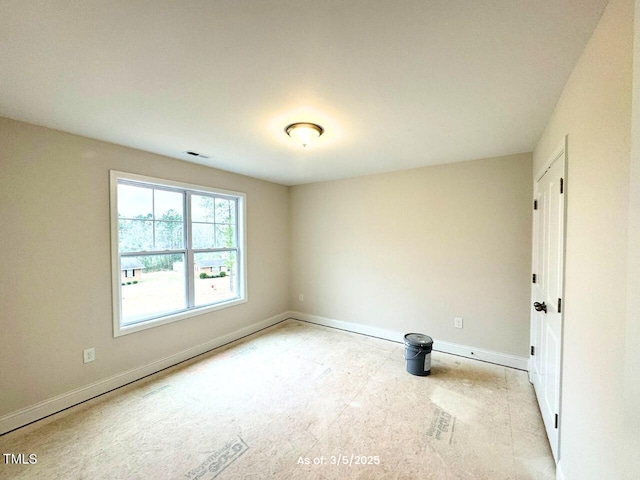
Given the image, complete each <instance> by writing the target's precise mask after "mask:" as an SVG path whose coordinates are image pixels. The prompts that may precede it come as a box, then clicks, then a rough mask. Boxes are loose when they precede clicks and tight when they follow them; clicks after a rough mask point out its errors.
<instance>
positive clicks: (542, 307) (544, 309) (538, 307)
mask: <svg viewBox="0 0 640 480" xmlns="http://www.w3.org/2000/svg"><path fill="white" fill-rule="evenodd" d="M533 308H535V309H536V311H537V312H544V313H547V306H546V305H545V304H544V302H542V303H540V302H534V303H533Z"/></svg>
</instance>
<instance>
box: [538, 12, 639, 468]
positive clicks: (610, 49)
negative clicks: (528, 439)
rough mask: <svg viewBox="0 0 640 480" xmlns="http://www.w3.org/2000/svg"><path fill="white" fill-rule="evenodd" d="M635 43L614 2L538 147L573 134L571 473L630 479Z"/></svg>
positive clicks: (568, 367) (568, 372)
mask: <svg viewBox="0 0 640 480" xmlns="http://www.w3.org/2000/svg"><path fill="white" fill-rule="evenodd" d="M632 46H633V1H632V0H612V1H611V2H610V3H609V5H608V7H607V9H606V10H605V12H604V14H603V16H602V19H601V21H600V23H599V25H598V26H597V28H596V30H595V31H594V34H593V36H592V38H591V40H590V41H589V43H588V45H587V47H586V49H585V51H584V53H583V55H582V58H581V59H580V61H579V63H578V64H577V66H576V67H575V69H574V71H573V73H572V75H571V77H570V79H569V81H568V83H567V85H566V86H565V89H564V91H563V93H562V96H561V98H560V100H559V102H558V104H557V106H556V109H555V112H554V114H553V116H552V117H551V119H550V121H549V123H548V125H547V127H546V130H545V132H544V134H543V136H542V138H541V139H540V141H539V143H538V145H537V147H536V149H535V151H534V171H537V170H538V169H539V168H540V166H541V165H543V163H544V162H545V161H546V160H547V158H548V156H549V155H550V153H551V150H552V149H553V148H554V147H555V146H556V144H557V143H559V141H560V140H561V138H562V136H563V135H565V134H568V136H569V140H568V142H569V143H568V169H569V170H568V182H567V254H566V270H565V274H566V285H565V299H564V300H565V301H564V306H565V322H564V342H563V345H564V368H563V380H562V407H561V424H562V428H561V432H560V434H561V437H560V463H561V468H562V471H563V472H564V474H565V477H566V478H567V479H581V480H588V479H603V478H612V479H613V478H623V477H622V474H621V472H620V470H619V469H620V467H621V466H622V465H623V464H624V463H625V462H624V456H623V454H622V449H621V448H620V442H619V441H620V439H621V438H622V432H623V426H622V423H623V408H622V407H623V403H622V399H623V393H624V381H623V372H624V345H625V315H626V310H625V306H626V281H627V280H626V271H627V269H626V261H627V223H628V195H629V151H630V150H629V149H630V142H629V137H630V121H631V78H632V77H631V73H632V72H631V70H632ZM636 348H637V343H636ZM636 381H637V379H636ZM636 408H637V406H636ZM636 435H637V432H636ZM636 455H637V452H636Z"/></svg>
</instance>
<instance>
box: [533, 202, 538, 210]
mask: <svg viewBox="0 0 640 480" xmlns="http://www.w3.org/2000/svg"><path fill="white" fill-rule="evenodd" d="M533 209H534V210H537V209H538V200H534V201H533Z"/></svg>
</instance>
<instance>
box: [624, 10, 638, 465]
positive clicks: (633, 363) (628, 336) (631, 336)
mask: <svg viewBox="0 0 640 480" xmlns="http://www.w3.org/2000/svg"><path fill="white" fill-rule="evenodd" d="M634 23H635V29H634V50H633V57H634V61H633V107H632V116H631V124H632V127H631V128H632V130H631V168H630V172H631V181H630V183H629V187H630V191H629V246H628V249H627V250H628V258H627V268H628V281H627V302H628V303H627V323H626V330H625V340H626V347H625V380H624V385H625V408H624V427H625V429H626V430H625V435H624V437H623V441H624V447H626V450H625V451H626V454H625V458H627V459H629V461H628V462H625V463H626V467H627V469H626V472H625V473H626V475H627V478H634V476H637V475H638V472H640V455H638V452H639V451H640V435H639V434H638V432H640V408H638V405H640V381H638V379H640V348H639V346H640V0H636V2H635V22H634Z"/></svg>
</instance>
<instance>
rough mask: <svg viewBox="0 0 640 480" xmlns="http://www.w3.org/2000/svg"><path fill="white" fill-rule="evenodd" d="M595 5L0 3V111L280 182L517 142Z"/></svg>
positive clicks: (594, 17)
mask: <svg viewBox="0 0 640 480" xmlns="http://www.w3.org/2000/svg"><path fill="white" fill-rule="evenodd" d="M606 3H607V2H606V0H466V1H460V0H458V1H456V0H378V1H376V0H340V1H338V0H325V1H319V0H313V1H310V0H255V1H249V0H216V1H213V0H190V1H187V2H185V1H174V0H147V1H143V0H138V1H133V0H119V1H116V0H112V1H97V0H85V1H80V0H78V1H72V0H40V1H35V0H0V116H6V117H10V118H14V119H18V120H23V121H26V122H30V123H34V124H37V125H44V126H47V127H51V128H55V129H59V130H63V131H67V132H72V133H77V134H80V135H85V136H87V137H91V138H97V139H100V140H105V141H108V142H113V143H117V144H121V145H126V146H130V147H135V148H140V149H142V150H147V151H150V152H155V153H160V154H163V155H168V156H170V157H175V158H180V159H184V160H193V159H192V158H189V156H188V155H185V154H183V153H182V152H184V151H185V150H194V151H197V152H201V153H204V154H207V155H211V159H209V160H203V159H195V160H196V161H197V163H202V164H204V165H210V166H212V167H217V168H221V169H224V170H229V171H233V172H238V173H242V174H246V175H250V176H253V177H258V178H263V179H267V180H271V181H274V182H278V183H282V184H286V185H294V184H300V183H308V182H315V181H322V180H329V179H337V178H344V177H352V176H357V175H364V174H369V173H375V172H384V171H391V170H399V169H405V168H411V167H417V166H423V165H432V164H439V163H447V162H456V161H462V160H470V159H475V158H483V157H490V156H498V155H506V154H512V153H520V152H525V151H531V150H532V149H533V147H534V146H535V143H536V141H537V140H538V138H539V137H540V135H541V133H542V130H543V128H544V126H545V124H546V122H547V120H548V118H549V116H550V114H551V112H552V111H553V107H554V105H555V103H556V101H557V99H558V97H559V95H560V92H561V90H562V87H563V86H564V84H565V83H566V81H567V79H568V77H569V73H570V72H571V70H572V68H573V66H574V65H575V63H576V62H577V60H578V58H579V56H580V53H581V52H582V50H583V48H584V46H585V44H586V42H587V40H588V38H589V36H590V34H591V32H592V31H593V29H594V27H595V25H596V23H597V21H598V19H599V17H600V15H601V13H602V11H603V9H604V7H605V5H606ZM295 121H306V122H309V121H310V122H316V123H319V124H320V125H322V126H323V127H324V128H325V134H324V135H323V136H322V137H321V138H320V139H319V140H318V141H317V142H316V143H314V144H312V145H310V146H309V147H307V148H306V149H303V148H302V147H300V146H298V145H295V144H294V143H293V141H292V140H291V139H290V138H289V137H287V136H286V135H285V133H284V128H285V127H286V126H287V125H288V124H290V123H292V122H295Z"/></svg>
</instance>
